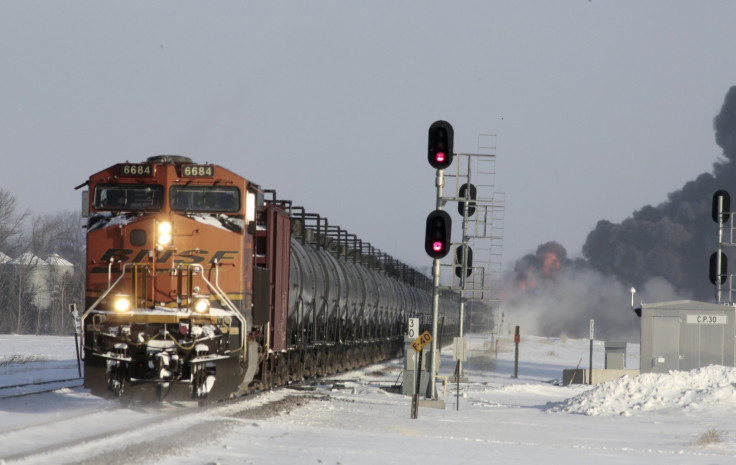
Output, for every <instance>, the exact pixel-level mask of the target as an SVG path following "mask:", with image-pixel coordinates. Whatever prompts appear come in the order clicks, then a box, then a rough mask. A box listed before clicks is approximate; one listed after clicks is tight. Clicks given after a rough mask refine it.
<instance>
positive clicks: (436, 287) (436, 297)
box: [428, 170, 445, 400]
mask: <svg viewBox="0 0 736 465" xmlns="http://www.w3.org/2000/svg"><path fill="white" fill-rule="evenodd" d="M435 185H436V186H437V210H442V188H443V187H444V185H445V176H444V173H443V171H442V170H437V178H436V181H435ZM439 308H440V260H439V259H438V258H435V259H434V263H433V267H432V348H431V350H432V357H431V359H430V363H431V366H430V368H429V370H428V372H429V389H428V391H429V392H428V397H429V398H431V399H433V400H436V399H437V385H436V381H435V375H436V373H435V367H436V366H437V355H438V354H437V339H439V338H438V337H437V336H438V335H437V326H438V325H437V320H438V319H439Z"/></svg>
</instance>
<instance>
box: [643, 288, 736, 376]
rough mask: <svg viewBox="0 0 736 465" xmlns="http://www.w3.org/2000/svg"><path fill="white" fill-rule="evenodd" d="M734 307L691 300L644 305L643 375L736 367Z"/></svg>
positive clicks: (735, 314) (735, 316)
mask: <svg viewBox="0 0 736 465" xmlns="http://www.w3.org/2000/svg"><path fill="white" fill-rule="evenodd" d="M735 320H736V313H735V310H734V306H733V305H718V304H712V303H707V302H695V301H692V300H678V301H673V302H660V303H656V304H642V306H641V360H640V371H641V372H642V373H667V372H668V371H670V370H692V369H693V368H699V367H703V366H708V365H726V366H734V336H736V325H735V323H736V321H735Z"/></svg>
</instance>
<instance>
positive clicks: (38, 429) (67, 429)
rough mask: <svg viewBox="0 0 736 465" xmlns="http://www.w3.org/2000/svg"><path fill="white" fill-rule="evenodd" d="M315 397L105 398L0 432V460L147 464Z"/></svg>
mask: <svg viewBox="0 0 736 465" xmlns="http://www.w3.org/2000/svg"><path fill="white" fill-rule="evenodd" d="M313 398H317V399H324V398H325V396H324V395H312V394H303V393H294V392H293V391H290V390H288V389H280V390H278V391H273V392H264V393H259V394H255V395H253V396H248V397H244V398H239V399H234V400H231V401H227V402H223V403H218V404H214V405H211V406H207V407H199V406H197V404H196V403H194V402H192V403H190V404H188V405H185V406H182V405H181V404H179V405H171V404H163V405H158V406H150V405H149V406H145V407H143V408H127V409H126V408H121V407H120V406H119V404H118V403H117V402H106V403H105V404H106V405H107V407H108V408H106V409H105V410H102V411H101V410H100V409H99V408H94V409H93V410H88V411H84V412H78V413H77V414H75V415H72V416H65V418H61V419H60V418H58V415H59V414H61V412H59V413H57V417H55V418H53V419H51V420H49V421H43V422H39V423H37V424H34V425H25V426H22V427H16V428H11V429H6V430H4V431H0V450H1V451H2V453H1V454H2V455H1V456H0V463H3V464H9V463H33V464H34V465H35V464H44V463H48V464H60V463H83V464H99V463H105V464H125V463H146V462H150V461H151V460H153V459H155V458H159V459H160V458H162V457H163V456H166V455H170V454H175V453H177V452H178V451H180V450H182V449H185V448H191V447H193V446H196V444H204V443H205V442H206V441H207V440H210V439H214V438H215V437H217V436H219V435H221V434H223V433H224V432H226V431H228V430H230V429H231V428H232V427H234V426H235V425H238V424H240V423H241V422H243V421H245V419H246V418H250V419H253V418H264V417H269V416H273V415H276V414H278V413H280V412H281V411H283V410H290V409H292V408H294V407H295V406H299V405H301V404H303V403H305V402H308V401H309V400H311V399H313ZM90 424H93V425H95V429H94V430H93V431H90V430H89V425H90ZM59 431H63V432H64V434H60V433H59ZM28 438H33V441H29V440H28ZM82 458H84V460H82V461H81V462H80V459H82Z"/></svg>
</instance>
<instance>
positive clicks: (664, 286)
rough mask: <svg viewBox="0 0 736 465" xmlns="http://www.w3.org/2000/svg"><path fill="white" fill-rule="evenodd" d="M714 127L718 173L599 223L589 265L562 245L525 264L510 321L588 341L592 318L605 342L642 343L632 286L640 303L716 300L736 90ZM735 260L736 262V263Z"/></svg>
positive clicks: (731, 174)
mask: <svg viewBox="0 0 736 465" xmlns="http://www.w3.org/2000/svg"><path fill="white" fill-rule="evenodd" d="M713 125H714V128H715V139H716V143H717V144H718V146H720V147H721V148H722V149H723V158H720V159H719V160H718V161H716V162H715V164H714V166H713V171H712V173H703V174H701V175H700V176H698V177H697V178H695V179H694V180H693V181H690V182H688V183H686V184H685V185H684V186H683V187H682V188H681V189H680V190H677V191H675V192H671V193H670V194H669V195H668V196H667V200H666V201H665V202H662V203H661V204H659V205H656V206H653V205H647V206H645V207H643V208H641V209H640V210H637V211H635V212H634V213H633V214H632V216H631V217H630V218H627V219H625V220H624V221H622V222H621V223H613V222H611V221H607V220H601V221H599V222H598V224H597V225H596V227H595V229H594V230H593V231H591V232H590V233H589V234H588V237H587V239H586V242H585V244H584V245H583V250H582V251H583V256H584V257H585V258H584V259H577V260H575V261H572V260H569V259H568V258H567V252H566V251H565V249H564V247H562V246H561V245H560V244H558V243H556V242H548V243H546V244H542V245H540V246H539V248H538V249H537V253H536V254H530V255H527V256H525V257H523V258H521V259H519V260H518V261H517V262H516V266H515V268H514V285H513V286H512V287H513V289H514V290H513V291H511V293H510V294H509V296H507V300H506V301H505V302H504V303H503V305H502V309H503V310H504V311H505V313H506V315H508V319H509V321H511V320H512V319H514V318H515V319H518V320H520V321H524V322H525V323H526V324H527V327H529V328H530V331H535V330H536V332H537V334H539V335H546V336H557V335H560V334H568V335H570V336H574V337H583V336H584V335H585V334H587V330H588V319H590V318H593V319H595V320H596V328H601V329H602V332H601V333H600V334H601V336H602V337H606V338H611V337H617V338H622V339H631V340H635V339H636V338H635V335H638V334H637V333H636V328H638V326H639V321H638V318H636V317H635V316H634V314H633V312H631V310H630V304H631V302H630V297H629V289H630V288H631V287H634V288H636V289H637V291H638V295H637V300H639V299H641V298H642V297H644V298H645V301H646V302H658V301H665V300H674V299H681V298H692V299H697V300H703V301H713V298H714V286H713V285H712V284H711V283H710V281H709V279H708V263H709V258H710V255H711V253H712V252H714V251H715V250H716V247H717V243H716V240H717V239H716V238H717V235H716V233H717V227H716V225H715V223H714V222H713V220H712V218H711V204H712V200H713V193H714V192H715V191H717V190H719V189H724V190H726V191H728V192H729V193H731V195H732V196H736V86H735V87H731V89H729V91H728V92H727V94H726V97H725V100H724V103H723V106H722V108H721V111H720V113H719V114H718V115H717V116H716V117H715V119H714V124H713ZM662 175H663V176H666V170H663V173H662ZM726 252H728V251H726ZM552 256H554V257H555V258H552ZM729 258H731V260H729V263H736V259H734V258H736V257H733V258H732V257H730V256H729ZM550 265H552V266H550ZM558 265H559V266H558ZM732 271H733V270H732ZM516 324H519V323H516Z"/></svg>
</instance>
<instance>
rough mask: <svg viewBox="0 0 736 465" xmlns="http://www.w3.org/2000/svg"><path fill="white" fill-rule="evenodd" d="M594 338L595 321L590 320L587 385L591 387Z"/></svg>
mask: <svg viewBox="0 0 736 465" xmlns="http://www.w3.org/2000/svg"><path fill="white" fill-rule="evenodd" d="M594 337H595V320H590V370H589V371H588V384H590V385H591V386H592V385H593V338H594Z"/></svg>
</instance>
